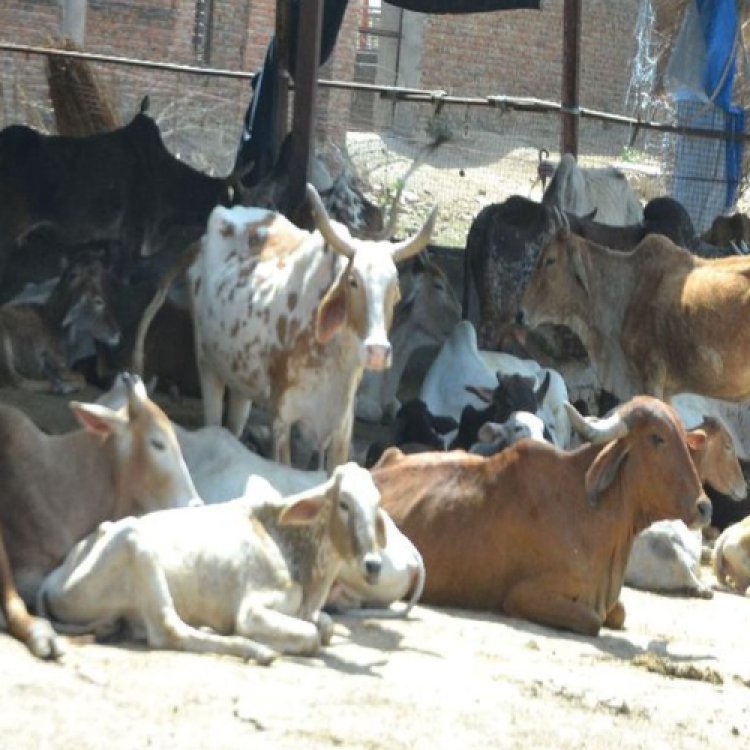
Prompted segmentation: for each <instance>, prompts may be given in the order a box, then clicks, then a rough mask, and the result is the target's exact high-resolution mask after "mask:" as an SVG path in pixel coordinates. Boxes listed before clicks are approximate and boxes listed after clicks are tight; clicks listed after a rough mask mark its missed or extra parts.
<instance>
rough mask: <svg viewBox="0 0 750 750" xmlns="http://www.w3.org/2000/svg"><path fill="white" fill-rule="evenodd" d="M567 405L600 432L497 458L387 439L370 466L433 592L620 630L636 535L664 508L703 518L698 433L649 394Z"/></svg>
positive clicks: (552, 620)
mask: <svg viewBox="0 0 750 750" xmlns="http://www.w3.org/2000/svg"><path fill="white" fill-rule="evenodd" d="M570 412H571V419H574V420H575V422H576V424H577V429H580V430H584V431H585V432H586V433H587V437H588V438H589V439H592V440H594V441H596V442H594V443H592V444H587V445H583V446H581V447H580V448H577V449H575V450H573V451H567V452H566V451H561V450H559V449H557V448H555V447H553V446H551V445H549V444H547V443H541V442H537V441H531V440H522V441H521V442H519V443H516V444H515V445H514V446H512V447H510V448H508V449H507V450H505V451H503V452H502V453H500V454H498V455H497V456H493V457H492V458H482V457H480V456H473V455H469V454H464V453H461V452H458V451H454V452H451V453H447V454H444V453H432V454H417V455H412V456H403V455H402V454H400V453H399V452H398V451H397V450H395V449H393V450H392V451H391V452H387V453H386V454H385V455H384V456H383V459H382V460H381V462H380V464H379V465H378V466H376V467H375V468H374V469H372V475H373V478H374V480H375V484H376V485H377V487H378V489H379V490H380V493H381V496H382V503H383V506H384V507H385V509H386V510H387V511H388V513H390V515H391V517H392V518H393V520H394V521H395V522H396V525H397V526H398V527H399V528H400V529H401V530H402V531H403V532H404V533H405V534H406V535H407V536H408V537H409V538H410V539H411V540H412V542H414V544H415V546H416V547H417V549H418V550H419V551H420V553H421V554H422V557H423V558H424V562H425V567H426V570H427V580H426V582H425V589H424V594H423V600H424V601H425V602H426V603H429V604H436V605H442V606H452V607H466V608H470V609H487V610H496V611H499V612H503V613H505V614H507V615H510V616H512V617H522V618H525V619H528V620H532V621H534V622H538V623H541V624H543V625H549V626H552V627H556V628H563V629H568V630H573V631H575V632H578V633H583V634H589V635H596V634H597V633H598V632H599V629H600V628H601V627H602V626H603V625H606V626H608V627H612V628H621V627H622V626H623V623H624V620H625V610H624V607H623V605H622V603H621V602H620V601H619V595H620V589H621V587H622V583H623V577H624V574H625V566H626V564H627V560H628V556H629V554H630V548H631V545H632V541H633V537H634V535H635V534H636V533H637V532H638V531H640V530H642V529H643V528H645V527H646V526H647V525H648V524H649V523H652V522H653V521H657V520H660V519H662V518H679V519H681V520H683V521H684V522H685V523H686V524H688V525H694V524H695V525H697V524H701V525H705V524H706V523H707V522H708V520H709V518H710V514H711V504H710V502H709V501H708V499H706V497H705V495H704V494H703V490H702V488H701V484H700V480H699V478H698V475H697V473H696V470H695V466H694V465H693V462H692V460H691V459H690V454H689V452H688V442H690V443H692V444H694V443H695V442H696V439H695V438H693V437H691V436H688V435H687V434H686V432H685V430H684V428H683V426H682V424H681V422H680V420H679V418H678V417H677V415H676V414H675V413H674V411H673V410H672V409H671V407H669V406H668V405H666V404H663V403H661V402H659V401H657V400H655V399H653V398H650V397H647V396H642V397H638V398H635V399H633V400H632V401H631V402H629V403H627V404H625V405H624V406H622V407H620V409H619V410H618V411H617V412H616V413H615V414H614V415H613V416H612V417H610V418H608V419H607V420H599V421H592V422H583V421H582V418H581V417H580V416H579V415H578V414H577V412H575V410H573V409H572V408H571V409H570ZM697 440H698V442H699V439H697Z"/></svg>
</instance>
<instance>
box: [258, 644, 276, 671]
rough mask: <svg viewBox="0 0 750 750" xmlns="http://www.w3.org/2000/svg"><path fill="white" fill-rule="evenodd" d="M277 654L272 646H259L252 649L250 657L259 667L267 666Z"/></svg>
mask: <svg viewBox="0 0 750 750" xmlns="http://www.w3.org/2000/svg"><path fill="white" fill-rule="evenodd" d="M277 656H278V653H277V652H276V651H274V650H273V649H272V648H264V647H263V646H261V647H260V648H256V649H255V650H254V652H253V654H252V657H251V658H253V659H254V660H255V662H256V664H258V665H260V666H261V667H267V666H268V665H269V664H270V663H271V662H272V661H273V660H274V659H275V658H276V657H277Z"/></svg>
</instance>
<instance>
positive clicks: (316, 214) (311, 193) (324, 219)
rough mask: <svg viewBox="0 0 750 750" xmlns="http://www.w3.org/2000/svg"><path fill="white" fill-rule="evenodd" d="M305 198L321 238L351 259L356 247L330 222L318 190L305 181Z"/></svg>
mask: <svg viewBox="0 0 750 750" xmlns="http://www.w3.org/2000/svg"><path fill="white" fill-rule="evenodd" d="M307 200H308V202H309V203H310V209H311V211H312V216H313V221H314V222H315V226H316V227H317V229H318V231H319V232H320V233H321V235H323V239H324V240H325V241H326V242H327V243H328V244H329V245H330V246H331V247H332V248H333V249H334V250H335V251H336V252H337V253H339V254H340V255H343V256H345V257H346V258H349V259H350V260H351V259H352V258H353V257H354V254H355V253H356V252H357V248H356V247H355V246H354V245H353V244H352V243H351V238H348V237H346V236H345V235H344V234H343V233H342V232H341V231H340V230H339V228H338V227H337V226H335V225H334V224H333V223H332V222H331V219H330V217H329V216H328V212H327V211H326V208H325V206H324V205H323V201H322V200H320V196H319V195H318V191H317V190H316V189H315V188H314V187H313V185H311V184H310V183H309V182H308V183H307Z"/></svg>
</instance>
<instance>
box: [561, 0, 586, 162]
mask: <svg viewBox="0 0 750 750" xmlns="http://www.w3.org/2000/svg"><path fill="white" fill-rule="evenodd" d="M562 63H563V76H562V94H561V97H560V99H561V102H562V104H561V108H560V112H561V117H560V125H561V127H560V153H561V154H565V153H571V154H573V156H578V124H579V121H580V109H579V107H580V101H579V93H580V87H581V0H565V5H564V7H563V59H562Z"/></svg>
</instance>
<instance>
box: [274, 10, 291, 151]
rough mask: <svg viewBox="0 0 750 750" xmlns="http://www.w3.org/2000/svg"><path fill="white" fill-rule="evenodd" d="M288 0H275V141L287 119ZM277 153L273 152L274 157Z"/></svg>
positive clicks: (279, 137) (284, 133) (278, 137)
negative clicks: (276, 53)
mask: <svg viewBox="0 0 750 750" xmlns="http://www.w3.org/2000/svg"><path fill="white" fill-rule="evenodd" d="M289 12H290V7H289V0H276V50H277V52H278V55H279V70H278V75H277V76H276V83H275V86H276V97H275V99H276V143H278V144H279V145H281V142H282V141H283V140H284V136H286V133H287V128H288V127H289V126H288V120H289ZM277 157H278V154H274V159H276V158H277Z"/></svg>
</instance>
